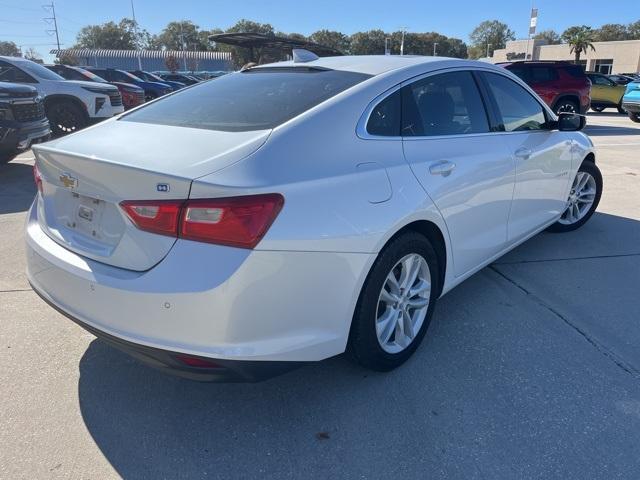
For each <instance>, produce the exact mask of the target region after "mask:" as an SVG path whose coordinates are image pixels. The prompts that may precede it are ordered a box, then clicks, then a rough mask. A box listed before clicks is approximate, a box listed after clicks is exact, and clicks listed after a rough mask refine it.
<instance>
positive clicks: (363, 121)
mask: <svg viewBox="0 0 640 480" xmlns="http://www.w3.org/2000/svg"><path fill="white" fill-rule="evenodd" d="M504 70H505V71H504V72H501V71H499V70H495V69H493V68H483V66H482V65H478V66H477V67H468V66H465V67H449V68H440V69H436V70H432V71H430V72H427V73H421V74H419V75H416V76H413V77H411V78H408V79H406V80H403V81H402V82H401V83H399V84H397V85H394V86H393V87H391V88H389V89H387V90H385V91H384V92H382V93H381V94H380V95H378V96H376V97H375V98H374V99H373V100H371V102H369V104H368V105H367V107H366V108H365V110H364V112H363V113H362V115H361V116H360V119H359V120H358V124H357V125H356V135H357V136H358V138H360V139H362V140H387V141H401V140H428V139H442V138H469V137H479V136H485V135H503V134H509V135H512V134H523V133H536V132H549V130H526V131H524V130H523V131H517V132H482V133H459V134H453V135H420V136H402V135H398V136H395V135H394V136H384V135H372V134H370V133H369V132H368V131H367V124H368V123H369V117H370V116H371V113H372V112H373V110H374V109H375V108H376V107H377V106H378V104H379V103H380V102H382V101H383V100H385V99H386V98H387V97H388V96H390V95H393V94H394V93H395V92H397V91H398V90H400V89H401V88H403V87H405V86H407V85H411V84H412V83H414V82H418V81H420V80H422V79H424V78H427V77H431V76H433V75H439V74H443V73H450V72H461V71H462V72H470V73H471V72H487V73H494V74H496V75H501V76H503V77H505V78H507V79H509V80H511V81H512V82H514V83H516V84H517V85H520V86H521V87H523V88H524V90H525V91H526V92H527V93H529V94H530V95H531V96H532V98H533V99H534V100H535V101H536V102H538V105H540V107H541V108H542V109H543V110H544V111H545V112H546V113H547V115H548V117H549V118H550V119H551V120H558V117H557V116H556V114H555V113H554V112H553V111H552V110H551V108H550V107H549V106H548V105H547V104H546V103H544V102H540V100H539V99H538V98H537V94H536V93H535V92H534V91H533V90H532V89H531V87H529V85H527V84H526V83H525V82H524V81H523V80H522V79H520V78H519V77H517V76H516V75H514V74H511V73H510V72H509V71H508V70H506V69H504ZM478 90H480V89H479V88H478ZM478 93H479V94H480V95H482V92H480V91H479V92H478ZM485 108H486V107H485Z"/></svg>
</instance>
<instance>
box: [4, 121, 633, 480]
mask: <svg viewBox="0 0 640 480" xmlns="http://www.w3.org/2000/svg"><path fill="white" fill-rule="evenodd" d="M587 133H589V134H591V135H593V136H592V138H593V140H594V142H595V143H596V145H597V146H598V158H597V162H598V165H599V166H600V168H601V170H602V172H603V174H604V183H605V190H604V194H603V196H602V201H601V203H600V207H599V209H598V212H597V213H596V215H594V217H593V218H592V219H591V221H590V222H589V223H588V224H587V225H585V227H583V228H582V229H580V230H578V231H576V232H573V233H570V234H563V235H560V234H548V233H543V234H541V235H538V236H537V237H535V238H533V239H531V240H530V241H528V242H527V243H526V244H524V245H522V246H520V247H519V248H517V249H516V250H514V251H513V252H511V253H510V254H508V255H507V256H505V257H503V258H502V259H500V260H499V261H498V262H496V263H495V264H493V265H492V266H490V267H488V268H486V269H484V270H483V271H481V272H480V273H478V274H477V275H475V276H474V277H472V278H471V279H469V280H468V281H466V282H464V283H463V284H462V285H460V286H459V287H457V288H456V289H454V290H453V291H452V292H451V293H450V294H448V295H447V296H445V297H444V298H443V299H441V301H440V302H439V304H438V307H437V309H436V314H435V317H434V321H433V323H432V325H431V327H430V330H429V332H428V333H427V336H426V338H425V341H424V343H423V345H422V346H421V348H420V349H419V350H418V352H417V353H416V355H414V357H413V358H412V359H411V360H410V361H409V363H408V364H407V365H405V366H404V367H402V368H401V369H399V370H396V371H394V372H392V373H389V374H378V373H371V372H367V371H364V370H362V369H360V368H357V367H355V366H353V365H351V364H350V363H348V362H347V361H345V360H344V359H342V358H335V359H330V360H328V361H325V362H321V363H319V364H316V365H312V366H310V367H306V368H303V369H299V370H296V371H294V372H291V373H289V374H287V375H284V376H281V377H278V378H275V379H272V380H270V381H267V382H263V383H259V384H226V385H224V384H198V383H192V382H188V381H184V380H181V379H176V378H172V377H168V376H165V375H163V374H161V373H158V372H156V371H154V370H150V369H148V368H146V367H143V366H140V365H138V364H137V363H136V362H135V361H133V360H131V359H129V358H128V357H126V356H125V355H123V354H121V353H119V352H117V351H115V350H113V349H111V348H109V347H107V346H105V345H103V344H102V343H100V342H99V341H96V340H95V339H94V337H93V336H91V335H90V334H88V333H86V332H85V331H83V330H82V329H81V328H79V327H77V326H76V325H75V324H73V323H72V322H70V321H68V320H67V319H65V318H63V317H62V316H61V315H59V314H58V313H56V312H55V311H53V310H52V309H51V308H49V307H48V306H47V305H45V304H44V303H43V302H42V301H41V300H39V298H38V297H37V296H36V295H35V294H34V293H33V292H31V291H30V289H29V287H28V284H27V283H26V279H25V276H24V273H23V272H24V258H23V247H22V241H23V239H22V224H23V221H24V216H25V210H26V209H27V208H28V205H29V203H30V199H31V198H32V196H33V192H34V190H33V187H32V183H33V182H32V180H31V171H30V164H31V162H32V160H31V158H30V156H29V154H25V155H23V156H22V157H21V158H19V159H17V160H15V161H14V162H11V163H10V164H9V165H6V166H3V167H0V365H1V366H2V368H1V369H0V381H1V385H2V393H0V478H11V479H14V478H29V479H33V478H73V479H76V478H90V479H109V478H119V477H124V478H153V479H157V478H171V479H174V478H253V477H260V478H274V479H275V478H278V479H281V478H374V479H375V478H454V479H455V478H460V479H469V478H489V479H494V478H510V479H512V478H541V479H542V478H544V479H549V478H564V479H569V478H570V479H573V478H576V479H583V478H602V479H612V478H637V477H638V476H640V381H639V380H640V356H639V349H638V342H639V341H640V322H639V321H638V320H640V307H639V306H638V297H639V295H638V293H639V292H640V156H639V155H638V153H637V152H638V151H639V149H640V125H638V124H633V123H632V122H631V121H630V120H629V119H628V118H627V117H624V116H621V115H617V114H608V113H603V114H594V115H590V117H589V127H588V128H587Z"/></svg>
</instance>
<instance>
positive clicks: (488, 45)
mask: <svg viewBox="0 0 640 480" xmlns="http://www.w3.org/2000/svg"><path fill="white" fill-rule="evenodd" d="M490 46H491V44H490V43H487V58H489V47H490Z"/></svg>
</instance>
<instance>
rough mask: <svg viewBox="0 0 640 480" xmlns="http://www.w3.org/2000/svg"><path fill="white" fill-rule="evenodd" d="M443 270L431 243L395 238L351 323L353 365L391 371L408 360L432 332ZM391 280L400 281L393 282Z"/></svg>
mask: <svg viewBox="0 0 640 480" xmlns="http://www.w3.org/2000/svg"><path fill="white" fill-rule="evenodd" d="M412 268H413V270H412ZM438 268H439V267H438V258H437V256H436V253H435V250H434V249H433V247H432V245H431V243H430V242H429V240H428V239H427V238H426V237H424V236H423V235H421V234H419V233H416V232H407V233H405V234H402V235H400V236H398V237H396V238H394V239H393V240H391V242H390V243H389V244H388V245H387V246H386V247H385V248H384V249H383V250H382V251H381V252H380V254H379V255H378V258H377V259H376V261H375V263H374V264H373V266H372V267H371V270H370V272H369V275H368V276H367V279H366V280H365V283H364V285H363V287H362V291H361V292H360V297H359V299H358V303H357V306H356V310H355V312H354V316H353V321H352V324H351V331H350V333H349V341H348V345H347V353H348V354H349V356H350V357H351V359H352V360H353V361H355V362H356V363H358V364H360V365H361V366H363V367H365V368H368V369H371V370H376V371H382V372H386V371H389V370H392V369H394V368H396V367H399V366H400V365H402V364H403V363H404V362H406V361H407V360H408V359H409V357H410V356H411V355H412V354H413V352H415V350H416V349H417V348H418V346H419V345H420V342H421V341H422V339H423V337H424V335H425V333H426V331H427V328H428V326H429V323H430V321H431V317H432V315H433V310H434V308H435V303H436V300H437V297H438V292H440V291H441V290H440V284H439V282H440V275H439V270H438ZM407 272H409V276H408V277H407ZM403 275H404V276H403ZM391 276H393V278H394V279H396V280H399V281H398V282H395V281H391ZM411 277H413V282H412V281H411ZM427 284H428V285H427ZM394 285H395V287H394ZM407 285H408V287H407ZM427 287H428V292H427V290H426V288H427ZM383 291H384V292H383ZM411 292H413V293H414V295H412V293H411ZM427 297H428V300H427ZM391 302H395V306H394V305H393V303H391ZM383 309H384V310H383ZM385 318H386V321H385ZM398 319H401V320H402V321H401V322H398ZM394 325H395V326H394ZM385 327H387V328H386V329H385ZM405 331H406V333H405ZM385 339H387V340H385Z"/></svg>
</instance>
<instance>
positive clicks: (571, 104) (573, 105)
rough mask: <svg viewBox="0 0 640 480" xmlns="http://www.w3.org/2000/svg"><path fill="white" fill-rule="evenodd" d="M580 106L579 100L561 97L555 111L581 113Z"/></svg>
mask: <svg viewBox="0 0 640 480" xmlns="http://www.w3.org/2000/svg"><path fill="white" fill-rule="evenodd" d="M579 110H580V106H579V105H578V102H576V101H575V100H571V99H564V98H563V99H560V101H558V103H556V107H555V108H554V111H555V112H556V113H562V112H568V113H580V112H579Z"/></svg>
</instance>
